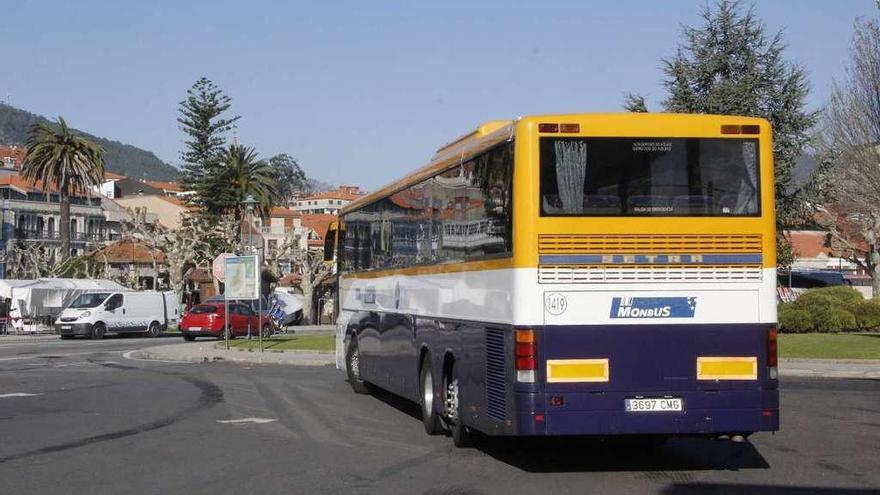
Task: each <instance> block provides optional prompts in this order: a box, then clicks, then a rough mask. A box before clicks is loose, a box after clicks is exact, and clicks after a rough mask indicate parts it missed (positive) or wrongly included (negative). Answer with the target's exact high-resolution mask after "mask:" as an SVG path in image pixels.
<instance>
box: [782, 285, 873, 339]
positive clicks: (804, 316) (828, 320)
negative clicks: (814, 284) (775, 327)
mask: <svg viewBox="0 0 880 495" xmlns="http://www.w3.org/2000/svg"><path fill="white" fill-rule="evenodd" d="M866 304H871V303H867V302H866V301H865V299H864V298H863V297H862V295H861V293H860V292H859V291H857V290H855V289H853V288H852V287H847V286H836V287H821V288H816V289H810V290H808V291H806V292H805V293H803V294H802V295H801V297H799V298H798V299H797V300H796V301H794V302H792V303H785V304H781V305H780V306H779V329H780V330H781V331H783V332H791V333H800V332H823V333H832V332H845V331H851V330H857V329H864V328H880V304H877V305H875V306H872V307H870V308H866V307H865V305H866Z"/></svg>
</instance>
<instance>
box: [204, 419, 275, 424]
mask: <svg viewBox="0 0 880 495" xmlns="http://www.w3.org/2000/svg"><path fill="white" fill-rule="evenodd" d="M273 421H278V420H277V419H269V418H241V419H218V420H217V422H218V423H220V424H224V425H261V424H263V423H271V422H273Z"/></svg>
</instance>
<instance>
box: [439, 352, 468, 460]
mask: <svg viewBox="0 0 880 495" xmlns="http://www.w3.org/2000/svg"><path fill="white" fill-rule="evenodd" d="M456 368H457V366H456V365H455V363H454V362H453V363H452V368H451V369H450V370H449V375H448V376H447V377H446V393H445V399H446V400H445V406H446V408H445V415H446V424H447V425H448V426H449V430H450V431H451V432H452V443H453V445H455V446H456V447H458V448H467V447H470V446H471V445H473V438H472V434H471V431H470V429H468V427H467V426H466V425H465V424H464V421H463V420H462V417H463V415H462V414H461V412H462V406H461V395H460V393H459V388H458V383H459V382H458V372H457V370H456Z"/></svg>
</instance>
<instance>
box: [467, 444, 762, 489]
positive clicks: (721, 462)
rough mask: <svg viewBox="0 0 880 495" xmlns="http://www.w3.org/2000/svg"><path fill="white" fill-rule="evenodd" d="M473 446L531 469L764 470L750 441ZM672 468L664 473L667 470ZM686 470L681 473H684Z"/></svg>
mask: <svg viewBox="0 0 880 495" xmlns="http://www.w3.org/2000/svg"><path fill="white" fill-rule="evenodd" d="M477 448H478V449H480V450H481V451H483V452H484V453H486V454H488V455H490V456H492V457H493V458H495V459H497V460H499V461H502V462H504V463H507V464H510V465H512V466H516V467H518V468H520V469H522V470H523V471H527V472H531V473H550V472H557V473H558V472H594V471H603V472H605V471H647V472H649V473H650V472H657V473H658V474H657V475H649V476H648V477H650V478H651V479H654V478H657V479H665V480H668V481H688V479H689V475H688V474H687V473H686V471H715V470H725V471H738V470H741V469H767V468H769V467H770V465H769V464H768V463H767V461H766V460H765V459H764V457H763V456H762V455H761V454H760V453H759V452H758V451H757V449H755V447H754V446H753V445H752V444H751V443H748V442H746V443H733V442H729V441H717V440H709V439H702V438H675V439H671V440H669V441H667V442H666V443H665V444H660V443H659V442H656V441H653V440H651V439H639V438H591V437H556V438H552V437H550V438H504V437H496V438H491V437H483V438H480V439H479V441H478V442H477ZM670 471H672V472H674V473H670V474H664V473H666V472H670ZM682 471H684V473H682Z"/></svg>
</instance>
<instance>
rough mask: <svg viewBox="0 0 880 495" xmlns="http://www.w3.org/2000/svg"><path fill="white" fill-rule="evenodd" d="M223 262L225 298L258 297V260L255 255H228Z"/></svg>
mask: <svg viewBox="0 0 880 495" xmlns="http://www.w3.org/2000/svg"><path fill="white" fill-rule="evenodd" d="M223 262H224V265H225V267H224V271H225V275H226V280H225V284H226V290H225V292H224V294H226V299H227V300H230V299H259V298H260V262H259V260H258V259H257V256H228V257H226V258H224V259H223Z"/></svg>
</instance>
